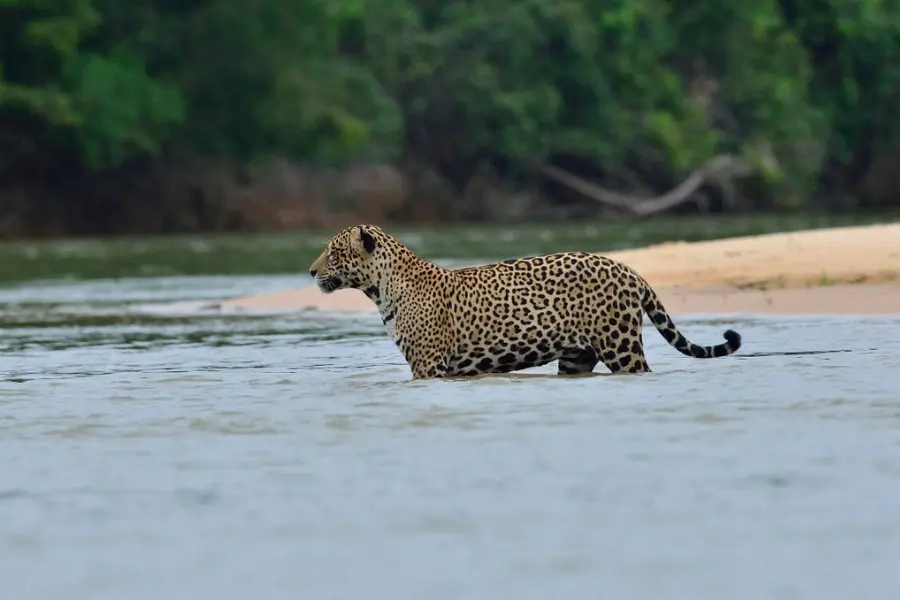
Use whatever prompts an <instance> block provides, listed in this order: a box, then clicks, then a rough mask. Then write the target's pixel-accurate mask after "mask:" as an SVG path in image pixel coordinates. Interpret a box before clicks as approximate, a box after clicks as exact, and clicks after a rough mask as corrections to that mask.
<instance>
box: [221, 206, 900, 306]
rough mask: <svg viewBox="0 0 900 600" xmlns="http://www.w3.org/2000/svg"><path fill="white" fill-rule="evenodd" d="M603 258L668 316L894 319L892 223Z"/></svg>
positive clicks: (299, 293) (273, 300) (322, 301)
mask: <svg viewBox="0 0 900 600" xmlns="http://www.w3.org/2000/svg"><path fill="white" fill-rule="evenodd" d="M603 254H605V255H606V256H609V257H612V258H615V259H617V260H621V261H622V262H624V263H627V264H629V265H631V266H632V267H634V268H635V269H637V270H638V271H639V272H640V273H641V274H642V275H643V276H644V277H645V278H646V279H647V281H649V282H650V283H651V284H652V285H653V286H654V287H655V288H656V289H657V290H658V291H659V293H660V295H661V296H662V299H663V301H664V302H665V304H666V306H667V308H668V309H669V310H670V311H671V312H672V313H674V314H685V313H707V314H709V313H745V314H754V313H755V314H823V313H832V314H851V313H858V314H897V315H900V224H892V225H876V226H867V227H841V228H828V229H815V230H807V231H799V232H790V233H778V234H770V235H761V236H751V237H741V238H730V239H724V240H714V241H708V242H696V243H685V242H672V243H665V244H659V245H656V246H650V247H647V248H640V249H636V250H627V251H624V252H608V253H603ZM306 267H307V265H298V269H303V270H305V269H306ZM222 306H223V307H224V308H230V309H241V308H244V309H250V310H277V311H283V310H293V309H308V308H316V309H321V310H333V311H368V310H374V307H373V305H372V303H371V302H370V301H369V300H368V299H367V298H366V297H365V296H364V295H363V294H362V293H361V292H358V291H356V290H343V291H340V292H335V293H334V294H331V295H328V296H326V295H324V294H322V293H321V292H319V290H318V289H316V288H315V286H306V287H303V288H299V289H295V290H286V291H283V292H274V293H268V294H261V295H258V296H252V297H248V298H239V299H234V300H228V301H225V302H223V303H222Z"/></svg>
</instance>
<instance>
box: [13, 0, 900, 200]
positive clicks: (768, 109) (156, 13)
mask: <svg viewBox="0 0 900 600" xmlns="http://www.w3.org/2000/svg"><path fill="white" fill-rule="evenodd" d="M898 81H900V0H780V1H776V0H760V1H759V2H742V1H738V0H722V1H720V2H693V3H675V2H672V1H671V0H479V1H478V2H475V1H471V0H377V1H375V0H229V1H227V2H210V1H208V0H196V1H194V2H176V1H172V0H134V1H132V2H121V1H120V0H55V1H47V0H0V149H2V151H0V217H2V211H3V208H4V207H3V204H2V202H3V200H2V190H3V189H10V186H14V185H15V186H21V185H23V184H27V185H31V184H32V183H33V182H39V183H40V184H41V185H44V186H46V185H48V183H47V182H48V181H65V182H68V183H66V185H70V184H71V182H72V181H81V179H78V177H82V176H94V175H96V174H98V173H99V174H104V173H110V174H111V173H120V172H122V170H123V169H130V170H129V171H128V173H130V174H132V175H133V177H137V178H138V179H139V177H140V173H141V169H142V168H149V167H148V165H153V164H156V165H158V164H163V163H173V162H181V163H184V162H185V161H191V160H197V159H203V160H209V159H215V160H230V161H249V160H253V159H265V158H267V157H273V156H279V157H289V158H290V159H291V160H293V161H299V162H302V163H304V164H312V165H341V164H347V163H348V161H355V162H359V161H364V162H373V161H374V162H388V163H393V164H407V163H409V162H410V161H413V162H415V163H416V164H417V165H422V166H425V167H427V168H429V169H431V170H432V171H433V172H435V173H437V174H439V175H440V176H441V177H443V178H444V179H445V180H446V181H449V182H451V183H452V185H453V186H455V189H456V190H457V191H459V190H462V189H463V188H464V187H465V185H466V184H467V183H468V182H469V181H470V180H471V179H472V177H473V175H474V174H476V173H484V172H485V171H488V172H490V173H491V174H492V175H493V176H496V177H499V178H502V179H503V180H504V181H506V182H514V183H516V184H518V185H520V186H526V187H527V186H529V185H533V184H534V183H535V182H537V181H539V180H540V181H543V183H544V184H546V183H547V178H546V177H544V178H543V179H542V178H541V177H540V168H541V166H547V165H549V166H553V165H555V166H556V167H559V168H562V169H565V170H566V172H567V173H576V174H578V175H580V176H581V177H583V178H590V179H591V180H593V181H598V182H601V183H602V184H603V185H604V186H605V187H607V188H609V189H616V190H619V191H624V192H628V193H634V194H642V195H656V194H660V193H662V192H665V191H666V190H668V189H670V188H672V187H674V186H675V185H676V184H678V183H679V182H680V181H682V180H683V179H684V178H685V177H686V176H687V175H688V174H689V173H691V172H692V171H693V170H695V169H697V168H698V167H700V166H701V165H704V164H706V163H707V162H708V161H709V160H710V159H712V158H714V157H721V156H723V155H724V156H729V157H733V158H734V159H737V160H740V161H741V163H742V164H744V165H745V166H749V169H747V170H745V172H744V173H743V174H744V175H747V174H749V175H750V177H741V178H740V181H739V184H740V186H741V187H740V189H741V190H742V191H741V193H740V194H739V196H740V197H742V198H745V199H746V198H749V199H750V200H749V201H747V200H745V204H744V205H742V206H743V207H745V208H748V207H749V208H760V207H769V206H775V207H802V206H809V205H818V206H826V207H827V206H837V205H843V206H847V205H848V203H849V205H851V206H859V205H861V204H866V203H882V204H884V203H890V202H893V201H895V200H896V199H897V198H898V197H900V194H898V191H900V190H898V185H897V184H896V183H895V182H894V181H893V180H892V179H893V178H892V177H890V175H891V174H892V172H893V164H892V163H891V160H892V157H891V154H892V150H893V149H894V147H896V145H897V144H896V142H897V139H898V134H900V127H898V126H900V114H898V111H900V87H898ZM404 161H406V162H405V163H404ZM885 162H886V166H881V167H880V168H881V172H883V173H885V175H884V176H882V178H881V179H878V177H877V172H878V169H879V165H881V164H882V163H885ZM73 178H75V179H73ZM867 178H868V179H867ZM557 181H559V179H557ZM59 185H63V184H62V183H60V184H59ZM74 201H75V200H73V202H74ZM747 202H749V204H748V203H747ZM727 208H728V207H726V209H727Z"/></svg>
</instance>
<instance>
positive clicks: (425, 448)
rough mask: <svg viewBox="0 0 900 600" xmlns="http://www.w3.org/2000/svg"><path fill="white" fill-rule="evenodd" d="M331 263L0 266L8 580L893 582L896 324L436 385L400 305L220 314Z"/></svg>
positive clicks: (657, 348) (331, 585)
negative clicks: (234, 273)
mask: <svg viewBox="0 0 900 600" xmlns="http://www.w3.org/2000/svg"><path fill="white" fill-rule="evenodd" d="M308 281H309V280H308V278H304V277H299V276H265V277H262V276H257V277H253V276H247V277H212V276H209V277H145V278H135V279H128V278H126V279H116V280H103V279H99V280H90V281H45V282H30V283H23V284H17V285H9V286H7V287H5V288H3V289H0V311H2V322H3V330H2V334H3V337H2V339H0V378H2V379H0V581H2V582H3V589H4V594H3V596H4V597H5V598H9V599H10V600H31V599H35V600H37V599H41V600H44V599H56V598H59V599H65V600H80V599H104V600H105V599H110V600H111V599H118V600H138V599H141V600H143V599H148V600H149V599H151V598H152V599H156V598H166V599H168V600H175V599H179V600H180V599H185V600H187V599H190V600H196V599H200V598H216V599H218V600H224V599H229V600H230V599H235V600H237V599H242V598H248V597H256V598H265V599H267V600H269V599H281V598H309V599H313V598H315V599H323V600H324V599H335V600H344V599H347V600H350V599H360V598H385V599H404V600H405V599H435V600H439V599H448V600H449V599H473V600H481V599H484V600H489V599H490V600H496V599H500V598H510V599H517V600H530V599H535V600H538V599H541V600H544V599H548V600H549V599H552V598H569V599H575V598H578V599H581V598H584V599H594V598H609V599H616V600H626V599H636V600H637V599H640V600H659V599H663V598H665V599H668V600H672V599H684V600H696V599H701V598H702V599H707V598H708V599H710V600H722V599H747V600H760V599H764V598H765V599H770V598H786V599H788V598H789V599H792V600H796V599H806V598H809V599H811V600H812V599H815V600H831V599H834V600H846V599H847V598H851V597H864V598H868V599H881V598H884V599H885V600H887V599H893V598H896V597H898V593H900V384H898V380H897V374H898V373H900V336H898V335H897V332H898V331H900V319H887V318H856V317H845V318H823V317H815V318H789V319H788V318H755V317H752V316H751V317H748V316H735V317H733V318H731V317H716V318H711V317H704V316H703V315H698V316H682V317H681V318H679V319H677V322H678V324H679V325H680V326H681V327H682V328H683V331H684V332H685V333H686V334H687V335H688V336H689V338H691V339H692V340H694V341H696V342H698V343H704V344H709V343H717V342H719V341H720V340H721V333H722V331H723V330H724V329H725V328H727V327H734V328H735V329H737V330H738V331H740V332H741V334H742V335H743V337H744V347H743V348H742V350H741V351H740V354H738V355H736V356H733V357H729V358H723V359H717V360H709V361H698V360H691V359H689V358H687V357H684V356H681V355H680V354H678V353H677V352H675V351H674V350H673V349H671V348H669V347H668V346H667V345H666V344H665V342H664V341H663V339H662V338H661V337H660V336H659V335H658V334H657V333H656V332H655V331H654V330H653V329H652V328H647V329H645V339H646V346H647V352H648V357H649V361H650V365H651V368H653V369H654V372H653V373H650V374H646V375H641V376H615V377H614V376H609V375H604V374H601V375H597V376H592V377H578V378H566V379H563V378H557V377H555V376H553V373H554V368H553V367H552V366H548V367H544V368H540V369H535V370H533V371H529V372H525V373H524V374H520V375H509V376H496V377H488V378H483V379H478V380H471V381H430V382H412V381H410V378H409V370H408V368H407V367H406V365H405V363H404V362H403V360H402V358H401V356H400V355H399V353H398V352H397V350H396V348H395V347H394V345H393V344H392V343H391V342H390V341H389V340H388V339H387V338H386V336H385V335H384V334H383V332H382V330H381V324H380V322H379V319H378V317H377V315H375V314H371V313H370V314H366V315H357V316H347V315H328V314H325V313H317V312H314V311H311V312H299V313H293V314H279V315H240V314H221V313H217V312H215V311H206V312H200V313H198V311H197V310H196V305H197V303H198V302H200V303H202V302H205V301H209V300H215V299H219V298H225V297H231V296H238V295H242V294H250V293H256V292H260V291H266V290H276V289H284V288H286V287H294V286H296V285H298V284H303V283H306V282H308ZM600 368H601V369H602V367H600Z"/></svg>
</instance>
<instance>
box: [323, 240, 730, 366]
mask: <svg viewBox="0 0 900 600" xmlns="http://www.w3.org/2000/svg"><path fill="white" fill-rule="evenodd" d="M309 271H310V274H311V275H312V276H313V277H315V279H316V283H317V284H318V286H319V288H320V289H321V290H322V291H323V292H325V293H331V292H334V291H336V290H339V289H345V288H353V289H358V290H362V291H363V292H364V293H365V294H366V296H368V297H369V299H371V300H372V301H373V302H374V303H375V304H376V306H377V307H378V309H379V312H380V313H381V320H382V321H383V322H384V326H385V329H386V330H387V333H388V335H389V336H390V337H391V339H393V340H394V342H395V343H396V344H397V346H398V347H399V349H400V352H402V353H403V356H404V357H405V358H406V361H407V363H408V364H409V366H410V369H411V370H412V376H413V378H414V379H427V378H434V377H446V376H471V375H479V374H483V373H508V372H510V371H518V370H520V369H527V368H530V367H537V366H540V365H545V364H548V363H550V362H552V361H558V367H559V368H558V373H559V374H560V375H570V374H576V373H586V372H589V371H593V369H594V367H596V366H597V364H598V363H600V362H602V363H603V364H604V365H606V367H607V368H608V369H609V370H610V371H612V372H613V373H644V372H648V371H650V367H649V366H648V365H647V359H646V357H645V356H644V346H643V341H642V338H641V329H642V319H643V313H644V312H646V313H647V315H648V317H649V318H650V320H651V321H652V322H653V324H654V325H655V326H656V328H657V329H658V330H659V332H660V333H661V334H662V336H663V337H664V338H665V339H666V341H667V342H669V344H670V345H671V346H672V347H674V348H675V349H676V350H678V351H679V352H681V353H682V354H685V355H687V356H691V357H694V358H715V357H720V356H727V355H729V354H733V353H734V352H735V351H737V350H738V348H740V347H741V336H740V335H739V334H738V333H737V332H735V331H732V330H728V331H726V332H725V334H724V337H725V343H722V344H717V345H715V346H698V345H697V344H694V343H691V342H689V341H688V340H687V339H686V338H685V337H684V336H683V335H682V334H681V333H680V332H679V331H678V328H677V327H675V324H674V323H673V322H672V319H671V317H670V316H669V315H668V313H667V312H666V309H665V308H664V307H663V305H662V303H661V302H660V300H659V297H658V296H657V295H656V292H654V291H653V289H652V288H651V287H650V285H649V284H648V283H647V282H646V281H644V279H643V278H642V277H641V276H640V275H638V274H637V273H636V272H635V271H634V270H632V269H631V268H630V267H628V266H627V265H624V264H622V263H620V262H617V261H615V260H612V259H610V258H606V257H603V256H599V255H596V254H590V253H587V252H561V253H558V254H550V255H545V256H534V257H530V258H518V259H511V260H505V261H502V262H498V263H493V264H488V265H483V266H479V267H468V268H461V269H445V268H443V267H440V266H438V265H436V264H434V263H432V262H429V261H427V260H425V259H423V258H420V257H418V256H416V255H415V254H414V253H413V252H412V250H410V249H409V248H408V247H407V246H406V245H404V244H403V243H402V242H400V241H399V240H398V239H397V238H395V237H393V236H391V235H389V234H387V233H385V232H384V231H383V230H382V229H381V228H379V227H376V226H374V225H358V226H353V227H348V228H347V229H344V230H343V231H341V232H339V233H338V234H337V235H335V236H334V237H333V238H332V239H331V240H330V241H329V242H328V246H327V248H326V249H325V251H324V252H323V253H322V255H321V256H319V258H317V259H316V261H315V262H313V264H312V265H311V266H310V269H309Z"/></svg>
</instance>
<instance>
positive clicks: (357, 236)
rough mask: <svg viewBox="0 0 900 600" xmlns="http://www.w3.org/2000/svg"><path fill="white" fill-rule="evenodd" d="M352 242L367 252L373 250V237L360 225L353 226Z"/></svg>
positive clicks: (370, 252) (369, 252)
mask: <svg viewBox="0 0 900 600" xmlns="http://www.w3.org/2000/svg"><path fill="white" fill-rule="evenodd" d="M352 236H353V242H354V244H355V245H356V246H357V248H358V249H360V250H364V251H365V252H366V253H368V254H372V253H373V252H375V245H376V244H375V238H374V236H372V234H371V233H369V232H368V231H366V230H365V229H363V228H362V227H354V228H353V233H352Z"/></svg>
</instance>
